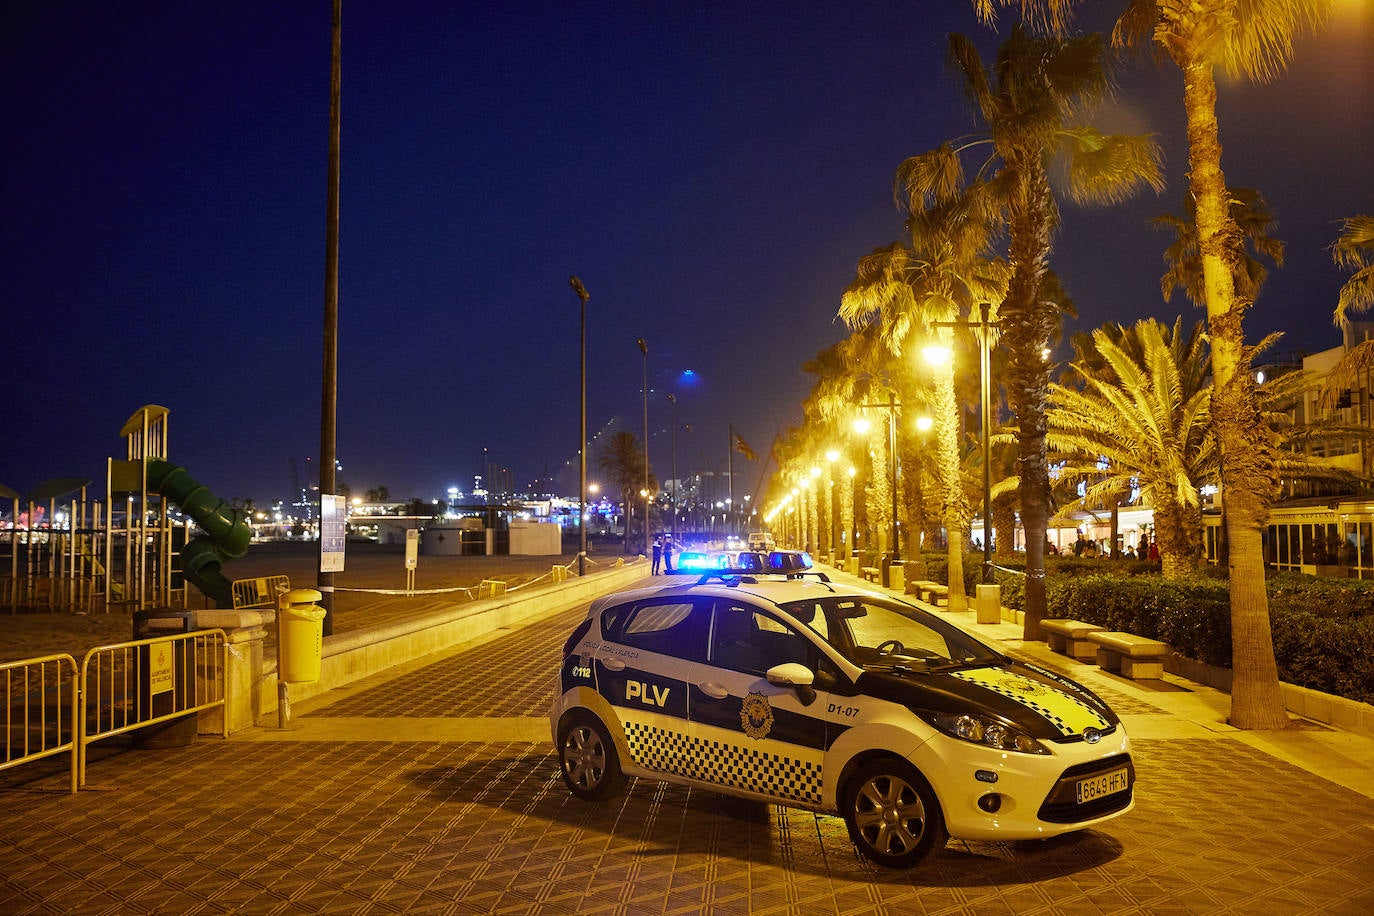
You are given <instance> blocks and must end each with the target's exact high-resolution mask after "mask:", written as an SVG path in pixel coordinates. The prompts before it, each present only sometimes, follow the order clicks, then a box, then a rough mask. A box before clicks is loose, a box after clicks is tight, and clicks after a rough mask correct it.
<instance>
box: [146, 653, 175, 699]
mask: <svg viewBox="0 0 1374 916" xmlns="http://www.w3.org/2000/svg"><path fill="white" fill-rule="evenodd" d="M172 651H173V649H172V643H171V642H170V641H168V642H155V643H153V644H152V645H150V646H149V647H148V693H149V695H150V696H157V695H158V694H159V693H166V692H167V691H169V690H171V689H172Z"/></svg>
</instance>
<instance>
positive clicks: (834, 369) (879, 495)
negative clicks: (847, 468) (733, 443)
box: [803, 327, 892, 552]
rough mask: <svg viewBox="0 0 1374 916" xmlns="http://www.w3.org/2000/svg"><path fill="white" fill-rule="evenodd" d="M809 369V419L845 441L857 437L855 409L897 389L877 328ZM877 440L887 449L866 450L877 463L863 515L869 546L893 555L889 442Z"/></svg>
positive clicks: (850, 339) (867, 329) (873, 447)
mask: <svg viewBox="0 0 1374 916" xmlns="http://www.w3.org/2000/svg"><path fill="white" fill-rule="evenodd" d="M803 368H804V369H805V370H806V371H807V372H810V373H812V374H814V375H816V376H817V380H816V384H815V386H814V387H813V389H812V392H811V395H810V396H809V398H808V401H807V405H808V406H807V411H808V416H809V417H814V418H815V419H816V420H817V421H819V422H820V423H822V424H824V425H826V426H827V427H829V428H830V429H831V430H832V431H833V432H835V433H836V434H842V435H844V436H850V435H851V430H852V427H851V426H850V423H851V421H852V420H853V418H854V405H856V404H863V403H868V402H876V400H878V399H885V398H886V392H887V391H888V390H889V387H890V384H891V383H890V378H889V374H888V354H887V352H886V350H884V348H883V346H882V344H881V342H880V340H879V338H878V333H877V328H876V327H864V328H860V329H859V330H857V331H856V332H855V333H853V334H851V335H849V336H848V337H846V338H845V339H843V340H841V341H839V342H838V343H836V344H834V345H833V346H831V347H829V348H827V349H826V350H823V351H821V352H820V353H818V354H816V357H815V358H814V359H811V360H808V361H807V362H806V363H805V364H803ZM874 439H875V440H876V439H882V440H883V441H882V443H881V445H879V444H878V443H876V441H873V442H867V443H865V444H864V445H863V446H862V452H863V453H866V454H869V455H870V456H871V457H872V466H873V472H872V474H870V475H868V476H867V479H868V482H869V483H868V486H867V487H866V488H865V490H864V495H865V511H864V512H863V513H862V514H863V515H864V517H865V518H866V519H867V521H868V525H869V529H870V536H869V538H868V539H867V540H866V543H871V544H875V545H877V550H878V551H879V552H882V551H884V550H886V549H887V539H888V532H889V530H890V528H891V523H892V515H891V512H892V509H891V502H892V493H891V490H890V489H888V487H889V481H890V475H889V470H890V466H889V465H888V456H887V440H886V437H881V436H879V437H874ZM851 441H853V440H851ZM855 457H859V456H858V455H856V456H855Z"/></svg>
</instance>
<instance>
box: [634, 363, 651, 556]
mask: <svg viewBox="0 0 1374 916" xmlns="http://www.w3.org/2000/svg"><path fill="white" fill-rule="evenodd" d="M635 343H637V344H639V352H640V353H641V354H643V356H644V555H645V556H648V555H649V345H648V344H647V343H645V342H644V338H643V337H636V338H635Z"/></svg>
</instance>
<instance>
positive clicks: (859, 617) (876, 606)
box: [783, 595, 1004, 671]
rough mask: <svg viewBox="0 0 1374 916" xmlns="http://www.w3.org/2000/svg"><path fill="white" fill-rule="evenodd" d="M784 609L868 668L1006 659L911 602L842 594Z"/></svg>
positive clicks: (927, 667)
mask: <svg viewBox="0 0 1374 916" xmlns="http://www.w3.org/2000/svg"><path fill="white" fill-rule="evenodd" d="M783 607H784V609H785V610H787V611H788V612H789V613H791V614H792V616H794V617H796V618H797V619H798V620H800V621H802V622H803V623H805V624H806V625H807V626H808V627H810V628H811V630H812V631H813V632H815V633H816V635H818V636H820V637H821V638H822V639H824V640H825V641H826V642H828V643H829V644H830V645H832V646H834V647H835V649H836V651H838V652H839V653H840V654H841V655H842V656H844V657H845V658H847V659H848V660H849V661H851V662H853V663H854V664H856V665H858V666H860V667H864V668H894V667H900V668H909V669H913V670H917V671H938V670H950V669H952V668H959V667H965V666H969V667H978V666H985V665H997V664H1001V663H1002V662H1003V660H1004V657H1003V656H1002V655H1001V654H1000V653H998V652H997V651H995V650H994V649H992V648H990V647H988V646H986V645H984V644H983V643H981V642H979V641H978V640H976V639H974V638H973V637H972V636H969V635H968V634H967V633H965V632H964V631H963V630H960V629H959V628H958V627H955V626H952V625H950V624H948V623H945V622H944V621H943V620H940V619H939V618H938V617H935V616H933V615H931V614H927V613H925V612H924V611H921V610H920V609H918V608H914V607H911V606H909V605H903V604H895V603H887V602H883V601H880V600H878V599H874V598H870V597H853V596H849V597H845V596H839V595H836V596H832V597H827V598H820V599H811V600H808V601H798V602H793V603H790V604H786V605H783ZM913 661H915V662H918V663H919V664H917V665H913V664H912V663H913Z"/></svg>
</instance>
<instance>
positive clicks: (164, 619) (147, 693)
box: [133, 608, 199, 750]
mask: <svg viewBox="0 0 1374 916" xmlns="http://www.w3.org/2000/svg"><path fill="white" fill-rule="evenodd" d="M196 629H197V627H196V612H195V611H188V610H183V609H180V608H149V609H147V610H142V611H134V613H133V638H134V639H136V640H139V639H156V638H157V637H159V636H173V635H176V634H180V633H192V632H194V631H195V630H196ZM191 642H192V641H191V640H177V641H174V642H173V641H169V642H157V643H151V644H149V645H145V646H139V647H138V651H137V656H138V662H137V663H138V675H139V676H138V706H137V709H138V712H139V718H140V719H151V718H158V717H160V716H167V715H171V714H172V713H174V712H176V711H177V710H178V709H185V708H186V707H187V706H193V705H195V683H194V682H193V680H192V679H193V678H194V677H195V664H194V654H193V653H194V647H193V646H192V645H191ZM188 653H192V654H191V655H190V657H189V658H188ZM169 662H170V668H171V677H170V678H168V677H166V676H165V673H166V671H167V668H168V667H169V664H168V663H169ZM198 725H199V717H198V716H197V715H196V714H195V713H187V714H185V715H184V716H178V717H177V718H175V719H168V720H166V721H163V722H155V723H153V724H152V725H145V726H143V727H142V728H140V729H138V730H137V731H136V732H134V742H133V743H134V745H135V746H136V747H140V748H146V749H150V750H156V749H161V748H169V747H186V746H187V745H188V744H191V743H192V742H194V741H195V740H196V732H197V731H198V730H199V729H198Z"/></svg>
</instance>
